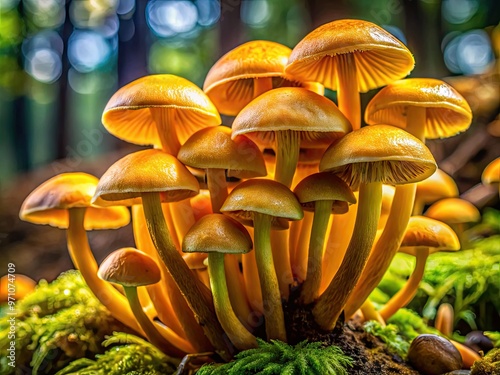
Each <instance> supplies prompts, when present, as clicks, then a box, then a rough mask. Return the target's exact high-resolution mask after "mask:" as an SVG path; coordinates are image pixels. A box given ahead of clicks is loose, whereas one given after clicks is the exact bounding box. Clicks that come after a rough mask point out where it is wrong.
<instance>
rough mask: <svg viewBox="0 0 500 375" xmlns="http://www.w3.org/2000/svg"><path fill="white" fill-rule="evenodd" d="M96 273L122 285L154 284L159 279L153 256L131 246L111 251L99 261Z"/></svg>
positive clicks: (158, 269) (159, 273) (158, 271)
mask: <svg viewBox="0 0 500 375" xmlns="http://www.w3.org/2000/svg"><path fill="white" fill-rule="evenodd" d="M97 275H98V276H99V277H100V278H101V279H102V280H105V281H109V282H111V283H115V284H120V285H123V286H133V287H137V286H143V285H151V284H156V283H157V282H159V281H160V280H161V271H160V267H158V265H157V264H156V262H155V261H154V259H153V258H151V257H150V256H149V255H148V254H146V253H143V252H142V251H140V250H137V249H135V248H133V247H125V248H122V249H119V250H115V251H113V252H112V253H111V254H109V255H108V256H107V257H106V259H104V261H103V262H102V263H101V266H100V267H99V271H98V273H97Z"/></svg>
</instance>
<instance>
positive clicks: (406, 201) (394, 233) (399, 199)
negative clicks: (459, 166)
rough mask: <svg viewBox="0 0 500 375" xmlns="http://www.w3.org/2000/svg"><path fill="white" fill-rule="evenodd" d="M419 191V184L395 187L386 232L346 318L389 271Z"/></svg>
mask: <svg viewBox="0 0 500 375" xmlns="http://www.w3.org/2000/svg"><path fill="white" fill-rule="evenodd" d="M416 189H417V185H416V184H406V185H398V186H396V189H395V191H394V198H393V200H392V206H391V211H390V212H389V217H388V218H387V222H386V224H385V228H384V230H383V232H382V234H381V235H380V238H379V240H378V241H377V243H376V244H375V246H374V247H373V249H372V251H371V253H370V257H369V258H368V262H367V263H366V266H365V268H364V270H363V274H362V275H361V278H360V279H359V282H358V284H357V285H356V287H355V288H354V290H353V291H352V293H351V295H350V297H349V300H348V301H347V304H346V306H345V316H346V317H349V316H351V315H352V314H354V313H355V312H356V310H357V309H359V307H360V306H361V305H362V304H363V302H364V301H365V300H366V299H367V298H368V296H369V295H370V293H371V292H372V291H373V289H375V288H376V286H377V285H378V283H379V282H380V280H382V277H383V276H384V274H385V272H386V271H387V268H389V266H390V264H391V261H392V259H393V258H394V255H396V253H397V251H398V249H399V246H400V245H401V242H402V240H403V236H404V233H405V230H406V227H407V225H408V221H409V220H410V216H411V211H412V207H413V201H414V199H415V191H416Z"/></svg>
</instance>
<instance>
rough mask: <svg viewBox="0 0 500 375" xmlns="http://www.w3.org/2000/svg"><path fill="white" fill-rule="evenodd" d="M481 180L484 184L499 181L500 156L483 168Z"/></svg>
mask: <svg viewBox="0 0 500 375" xmlns="http://www.w3.org/2000/svg"><path fill="white" fill-rule="evenodd" d="M481 181H482V183H483V184H485V185H491V184H494V183H498V182H500V157H498V158H496V159H495V160H493V161H492V162H491V163H489V164H488V165H487V166H486V168H484V170H483V173H482V175H481Z"/></svg>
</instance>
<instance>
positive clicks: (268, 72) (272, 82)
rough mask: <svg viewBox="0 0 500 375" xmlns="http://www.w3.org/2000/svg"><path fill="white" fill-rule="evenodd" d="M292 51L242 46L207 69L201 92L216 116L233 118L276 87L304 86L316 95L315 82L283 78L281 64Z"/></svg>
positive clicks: (263, 44) (267, 44)
mask: <svg viewBox="0 0 500 375" xmlns="http://www.w3.org/2000/svg"><path fill="white" fill-rule="evenodd" d="M291 52H292V50H291V49H290V48H288V47H287V46H284V45H282V44H280V43H276V42H271V41H268V40H252V41H250V42H247V43H243V44H241V45H239V46H238V47H236V48H234V49H233V50H231V51H229V52H228V53H226V54H225V55H224V56H222V57H221V58H220V59H219V60H218V61H217V62H216V63H215V64H214V65H213V66H212V68H211V69H210V71H209V72H208V74H207V76H206V77H205V82H204V84H203V90H204V91H205V92H206V94H207V95H208V97H209V98H210V99H211V100H212V101H213V103H214V104H215V106H216V107H217V109H218V110H219V111H220V113H222V114H224V115H228V116H236V115H237V114H238V112H239V111H241V110H242V109H243V107H245V106H246V105H247V104H248V103H250V102H251V101H252V100H253V99H255V98H256V97H257V96H259V95H261V94H263V93H265V92H266V91H269V90H271V89H273V88H277V87H280V86H290V85H297V86H304V87H306V88H311V89H313V90H314V91H316V92H317V93H322V90H321V88H322V86H321V88H320V87H319V86H318V84H315V83H312V82H311V83H307V82H306V83H302V84H301V83H300V82H294V81H292V80H290V79H287V78H289V77H287V78H285V65H286V63H287V62H288V57H289V56H290V53H291Z"/></svg>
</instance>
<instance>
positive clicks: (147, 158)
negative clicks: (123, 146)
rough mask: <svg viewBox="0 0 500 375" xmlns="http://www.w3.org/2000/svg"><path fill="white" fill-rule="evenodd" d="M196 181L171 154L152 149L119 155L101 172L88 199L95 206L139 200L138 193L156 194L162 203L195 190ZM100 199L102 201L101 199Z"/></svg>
mask: <svg viewBox="0 0 500 375" xmlns="http://www.w3.org/2000/svg"><path fill="white" fill-rule="evenodd" d="M198 190H199V184H198V181H197V180H196V178H195V177H194V176H193V175H192V174H191V173H189V171H188V170H187V169H186V167H185V166H184V165H183V164H182V163H181V162H180V161H179V160H177V159H176V158H175V157H173V156H172V155H170V154H167V153H166V152H163V151H161V150H156V149H148V150H142V151H137V152H134V153H132V154H128V155H127V156H125V157H123V158H121V159H120V160H118V161H117V162H115V163H114V164H113V165H111V166H110V167H109V168H108V170H107V171H106V172H105V173H104V174H103V175H102V177H101V179H100V180H99V184H98V185H97V189H96V192H95V194H94V197H93V199H92V201H93V202H96V203H97V204H99V205H104V204H106V202H105V201H112V202H111V204H117V205H133V204H139V203H141V200H140V199H137V198H140V196H141V194H142V193H152V192H157V193H160V197H161V200H162V202H176V201H180V200H183V199H186V198H190V197H192V196H194V195H196V194H197V193H198ZM103 201H104V202H103Z"/></svg>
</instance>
